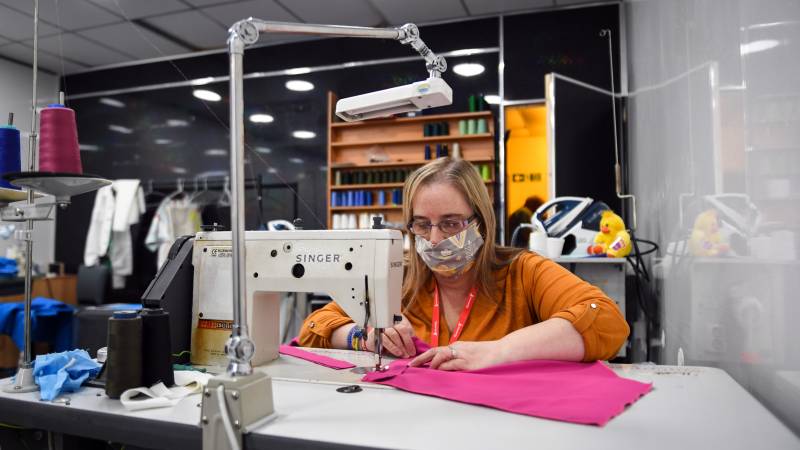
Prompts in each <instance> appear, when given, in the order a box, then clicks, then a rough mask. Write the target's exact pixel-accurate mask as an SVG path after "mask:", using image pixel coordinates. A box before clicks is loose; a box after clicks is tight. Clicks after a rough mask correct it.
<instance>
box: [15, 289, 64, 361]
mask: <svg viewBox="0 0 800 450" xmlns="http://www.w3.org/2000/svg"><path fill="white" fill-rule="evenodd" d="M74 312H75V307H73V306H72V305H68V304H66V303H63V302H60V301H58V300H52V299H49V298H44V297H36V298H34V299H33V300H31V341H32V342H49V343H50V344H52V345H53V350H54V351H56V352H63V351H66V350H69V349H70V348H72V329H73V314H74ZM0 333H2V334H7V335H9V336H11V339H13V340H14V343H15V344H17V347H18V348H20V349H22V348H23V346H24V345H25V303H23V302H16V303H0Z"/></svg>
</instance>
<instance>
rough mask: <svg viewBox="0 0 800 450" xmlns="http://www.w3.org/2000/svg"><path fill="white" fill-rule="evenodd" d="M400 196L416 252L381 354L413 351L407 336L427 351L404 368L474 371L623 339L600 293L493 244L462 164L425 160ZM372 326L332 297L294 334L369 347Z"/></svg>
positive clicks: (588, 352)
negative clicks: (399, 314)
mask: <svg viewBox="0 0 800 450" xmlns="http://www.w3.org/2000/svg"><path fill="white" fill-rule="evenodd" d="M403 198H404V199H405V203H404V205H403V220H404V221H405V222H406V223H407V224H408V229H409V232H410V233H411V236H412V245H413V247H414V249H415V251H411V252H409V254H408V264H407V267H406V271H405V278H404V280H403V292H402V300H403V320H402V321H401V322H400V323H399V324H397V325H396V326H394V327H393V328H390V329H386V330H384V336H383V345H384V349H385V351H386V352H387V353H390V354H392V355H394V356H398V357H401V358H408V357H411V356H414V353H415V352H414V344H413V342H412V340H411V338H412V337H413V336H416V337H418V338H419V339H421V340H423V341H425V342H429V343H431V344H432V345H431V346H432V347H433V348H431V349H430V350H428V351H426V352H425V353H423V354H421V355H419V356H418V357H416V358H415V359H414V360H412V361H411V365H413V366H419V365H422V364H425V363H430V367H431V368H434V369H436V368H438V369H443V370H474V369H479V368H483V367H487V366H492V365H496V364H501V363H507V362H512V361H520V360H529V359H555V360H566V361H581V360H583V361H594V360H598V359H608V358H612V357H613V356H614V355H615V354H616V353H617V351H618V350H619V348H620V346H621V345H623V344H624V342H625V340H626V339H627V337H628V331H629V330H628V325H627V323H626V322H625V319H624V318H623V317H622V315H621V314H620V311H619V309H618V308H617V306H616V304H615V303H614V302H613V301H612V300H611V299H609V298H608V297H607V296H606V295H605V294H603V292H602V291H600V290H599V289H597V288H596V287H594V286H592V285H590V284H588V283H586V282H584V281H582V280H581V279H580V278H578V277H576V276H575V275H573V274H572V273H570V272H569V271H567V270H566V269H564V268H562V267H561V266H559V265H558V264H556V263H554V262H552V261H550V260H548V259H546V258H543V257H541V256H539V255H536V254H533V253H530V252H525V251H521V250H518V249H511V248H504V247H497V246H495V244H494V236H495V217H494V211H493V209H492V202H491V199H490V198H489V193H488V192H487V190H486V187H485V185H484V183H483V180H482V179H481V177H480V175H479V174H478V173H477V171H476V170H475V169H474V168H473V166H472V164H470V163H469V162H467V161H464V160H460V159H451V158H440V159H437V160H435V161H433V162H431V163H429V164H426V165H425V166H423V167H421V168H419V169H417V170H416V171H414V173H412V174H411V176H410V177H409V178H408V180H407V181H406V183H405V187H404V188H403ZM443 255H444V256H443ZM373 333H374V330H369V331H368V332H364V330H361V329H360V327H358V326H357V325H356V324H354V323H353V321H352V320H351V319H350V318H349V317H348V316H347V315H346V314H345V313H344V310H342V309H341V308H340V307H339V306H338V305H337V304H336V303H335V302H331V303H329V304H328V305H327V306H325V307H324V308H322V309H320V310H318V311H315V312H313V313H312V314H310V315H309V316H308V318H307V319H306V321H305V322H304V324H303V327H302V329H301V331H300V336H299V341H300V344H301V345H303V346H307V347H333V348H345V349H346V348H350V349H356V350H361V349H363V350H370V351H372V350H373V348H372V346H373V345H374V337H373Z"/></svg>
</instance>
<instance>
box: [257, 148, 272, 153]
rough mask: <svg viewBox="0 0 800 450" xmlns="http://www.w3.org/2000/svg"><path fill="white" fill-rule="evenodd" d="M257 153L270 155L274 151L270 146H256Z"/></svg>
mask: <svg viewBox="0 0 800 450" xmlns="http://www.w3.org/2000/svg"><path fill="white" fill-rule="evenodd" d="M255 150H256V153H261V154H262V155H269V154H270V153H272V149H271V148H269V147H256V148H255Z"/></svg>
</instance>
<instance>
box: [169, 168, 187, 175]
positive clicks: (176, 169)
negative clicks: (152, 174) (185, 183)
mask: <svg viewBox="0 0 800 450" xmlns="http://www.w3.org/2000/svg"><path fill="white" fill-rule="evenodd" d="M186 172H188V170H186V169H185V168H183V167H173V168H172V173H177V174H178V175H183V174H185V173H186Z"/></svg>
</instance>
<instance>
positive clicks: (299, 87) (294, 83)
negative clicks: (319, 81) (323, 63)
mask: <svg viewBox="0 0 800 450" xmlns="http://www.w3.org/2000/svg"><path fill="white" fill-rule="evenodd" d="M286 89H288V90H290V91H298V92H305V91H310V90H312V89H314V84H312V83H310V82H308V81H305V80H289V81H287V82H286Z"/></svg>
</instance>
